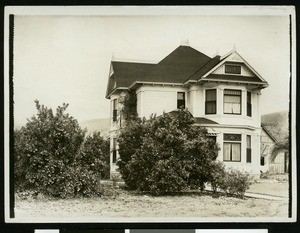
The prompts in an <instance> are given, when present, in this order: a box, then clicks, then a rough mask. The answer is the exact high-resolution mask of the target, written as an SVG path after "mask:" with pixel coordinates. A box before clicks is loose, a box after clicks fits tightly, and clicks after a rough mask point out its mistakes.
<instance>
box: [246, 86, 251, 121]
mask: <svg viewBox="0 0 300 233" xmlns="http://www.w3.org/2000/svg"><path fill="white" fill-rule="evenodd" d="M247 116H250V117H251V116H252V103H251V92H249V91H247Z"/></svg>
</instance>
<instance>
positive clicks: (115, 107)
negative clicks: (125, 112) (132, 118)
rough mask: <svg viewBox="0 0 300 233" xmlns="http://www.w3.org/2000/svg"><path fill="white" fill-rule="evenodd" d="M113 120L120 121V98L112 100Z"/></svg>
mask: <svg viewBox="0 0 300 233" xmlns="http://www.w3.org/2000/svg"><path fill="white" fill-rule="evenodd" d="M112 105H113V106H112V109H113V110H112V120H113V122H117V121H118V99H113V100H112Z"/></svg>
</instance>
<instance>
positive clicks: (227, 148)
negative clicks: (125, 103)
mask: <svg viewBox="0 0 300 233" xmlns="http://www.w3.org/2000/svg"><path fill="white" fill-rule="evenodd" d="M223 151H224V161H230V151H231V144H230V143H224V146H223Z"/></svg>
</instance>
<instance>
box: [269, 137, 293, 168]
mask: <svg viewBox="0 0 300 233" xmlns="http://www.w3.org/2000/svg"><path fill="white" fill-rule="evenodd" d="M289 151H290V141H289V138H288V137H286V138H285V139H284V140H282V141H277V142H275V144H274V146H273V148H272V150H271V155H270V161H271V162H274V160H275V159H276V157H277V156H278V154H279V153H285V164H286V167H285V170H289V163H288V159H289Z"/></svg>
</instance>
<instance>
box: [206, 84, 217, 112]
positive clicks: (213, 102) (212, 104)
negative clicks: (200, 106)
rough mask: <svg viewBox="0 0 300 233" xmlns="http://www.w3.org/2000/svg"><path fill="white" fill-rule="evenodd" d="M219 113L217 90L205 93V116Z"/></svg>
mask: <svg viewBox="0 0 300 233" xmlns="http://www.w3.org/2000/svg"><path fill="white" fill-rule="evenodd" d="M216 113H217V90H216V89H212V90H206V91H205V114H216Z"/></svg>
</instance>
